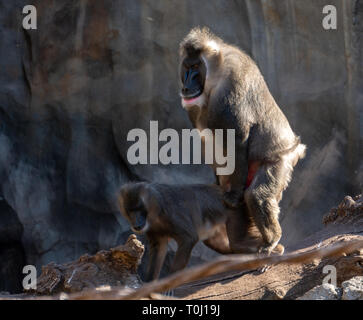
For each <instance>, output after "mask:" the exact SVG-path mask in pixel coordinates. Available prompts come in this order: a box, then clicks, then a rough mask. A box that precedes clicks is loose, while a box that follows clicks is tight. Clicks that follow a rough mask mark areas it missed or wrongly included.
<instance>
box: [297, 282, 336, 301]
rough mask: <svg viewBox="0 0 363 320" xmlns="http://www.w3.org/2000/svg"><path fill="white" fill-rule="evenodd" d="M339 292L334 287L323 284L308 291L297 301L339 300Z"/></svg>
mask: <svg viewBox="0 0 363 320" xmlns="http://www.w3.org/2000/svg"><path fill="white" fill-rule="evenodd" d="M340 291H341V290H340V289H339V288H337V287H335V286H334V285H332V284H330V283H324V284H322V285H320V286H316V287H315V288H313V289H311V290H309V291H308V292H306V293H305V294H304V295H303V296H302V297H300V298H297V300H339V299H340V297H341V292H340Z"/></svg>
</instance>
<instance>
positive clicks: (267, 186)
mask: <svg viewBox="0 0 363 320" xmlns="http://www.w3.org/2000/svg"><path fill="white" fill-rule="evenodd" d="M291 171H292V168H291V167H290V166H288V165H286V164H285V163H284V160H280V161H277V162H275V163H269V164H263V165H262V166H260V167H259V168H258V170H257V172H256V174H255V176H254V178H253V180H252V182H251V185H250V186H249V187H248V188H247V190H246V191H245V194H244V198H245V201H246V204H247V207H248V210H249V214H250V215H251V216H252V217H253V220H254V222H255V224H256V226H257V228H258V230H259V231H260V232H261V235H262V239H263V243H262V245H261V247H260V250H259V251H260V252H261V253H267V254H270V253H271V252H275V250H274V249H275V247H276V246H277V244H278V242H279V241H280V238H281V233H282V232H281V227H280V223H279V220H278V218H279V213H280V208H279V206H278V202H279V201H280V198H281V194H282V191H283V190H284V189H285V188H286V186H287V184H288V181H289V178H290V175H291ZM278 251H281V250H278Z"/></svg>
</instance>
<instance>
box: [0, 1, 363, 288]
mask: <svg viewBox="0 0 363 320" xmlns="http://www.w3.org/2000/svg"><path fill="white" fill-rule="evenodd" d="M26 4H29V3H28V1H26V0H14V1H4V0H3V1H0V70H1V72H0V202H1V206H0V209H1V208H3V207H4V208H7V209H6V210H8V211H6V214H5V213H2V212H0V225H3V226H7V225H13V226H16V227H14V228H13V229H14V236H12V237H13V239H16V241H15V242H14V241H13V242H12V243H16V245H10V240H8V239H9V237H1V236H0V241H1V243H0V256H1V255H2V254H5V253H3V252H5V251H4V250H7V248H9V247H11V246H13V247H14V248H15V249H14V250H15V251H14V252H15V255H16V256H17V258H16V259H15V258H11V257H12V256H10V258H7V259H2V262H1V263H2V268H0V272H1V273H0V279H5V278H6V279H13V280H12V281H15V282H16V281H18V280H17V279H18V277H19V275H18V274H19V273H18V271H15V270H18V269H19V266H21V265H22V264H23V261H26V263H28V264H35V265H36V266H37V267H38V268H39V267H40V266H41V265H44V264H46V263H48V262H50V261H55V262H57V263H58V262H63V261H69V260H73V259H76V258H77V257H79V256H80V255H82V254H84V253H91V254H92V253H95V252H96V251H97V250H99V249H104V248H109V247H112V246H116V245H117V244H120V243H123V242H124V241H125V240H126V238H127V236H128V235H129V230H128V225H127V224H126V223H125V221H124V220H123V219H122V218H121V217H120V215H119V213H118V209H117V207H116V206H115V193H116V191H117V189H118V188H119V186H120V185H122V184H123V183H124V182H126V181H129V180H141V179H148V180H157V181H160V182H167V183H176V182H179V183H180V182H189V183H193V182H212V181H213V175H212V172H211V170H210V168H208V167H206V166H197V165H195V166H189V165H184V166H182V165H170V166H163V165H143V166H141V165H140V166H132V165H130V164H129V163H128V162H127V159H126V152H127V149H128V147H129V145H130V143H128V142H127V141H126V136H127V133H128V131H129V130H130V129H132V128H143V129H146V130H147V132H148V128H149V121H150V120H158V121H159V130H161V129H163V128H175V129H177V130H181V129H182V128H190V127H191V125H190V123H189V120H188V118H187V115H186V112H185V111H184V110H183V109H182V108H181V105H180V101H179V98H178V74H177V63H178V56H177V51H178V43H179V41H180V40H181V39H182V37H183V36H184V35H185V34H186V33H187V32H188V31H189V30H190V28H191V27H193V26H197V25H201V26H204V25H205V26H209V27H210V28H211V30H212V31H214V32H215V33H216V34H218V35H219V36H221V37H222V38H224V39H225V40H226V41H228V42H231V43H234V44H236V45H238V46H240V47H241V48H243V49H244V50H245V51H246V52H247V53H249V54H251V55H252V57H253V58H254V59H255V60H256V61H257V63H258V65H259V67H260V69H261V71H262V73H263V75H264V76H265V78H266V81H267V83H268V85H269V87H270V89H271V91H272V93H273V95H274V97H275V98H276V101H277V102H278V104H279V105H280V107H281V109H282V110H283V111H284V112H285V114H286V115H287V117H288V119H289V120H290V122H291V125H292V127H293V129H294V130H295V132H296V133H297V134H299V135H300V136H301V138H302V141H303V142H304V143H306V144H307V146H308V154H307V157H306V159H305V160H303V161H301V162H300V163H299V164H298V166H297V170H296V171H295V173H294V177H293V181H292V183H291V185H290V187H289V189H288V190H287V191H286V193H285V195H284V199H283V201H282V203H281V207H282V212H283V214H282V224H283V228H284V239H283V241H284V242H285V243H291V242H296V241H298V240H299V239H301V238H302V237H304V236H305V235H307V234H309V233H311V232H313V231H315V230H317V229H319V228H321V217H322V215H323V214H324V213H326V212H327V211H328V209H329V208H330V207H332V206H333V205H336V203H337V202H338V200H339V199H341V198H342V197H344V195H345V194H347V193H349V194H355V193H356V192H357V191H359V189H360V188H361V187H362V186H361V181H363V179H362V178H363V173H362V168H363V164H362V161H361V159H362V157H361V153H360V152H361V151H360V150H361V149H362V148H361V146H360V144H361V141H362V131H359V130H360V126H361V124H360V122H359V116H362V108H361V107H362V104H363V92H362V87H363V77H362V72H363V67H362V61H363V59H362V58H363V45H362V41H363V40H362V38H361V34H362V31H363V1H361V0H351V1H348V0H347V1H338V0H329V1H327V0H326V1H325V0H318V1H316V0H314V1H313V0H308V1H303V2H302V1H297V0H296V1H292V0H288V1H277V0H273V1H263V0H261V1H256V0H246V1H191V0H188V1H176V0H171V1H167V2H166V1H135V0H125V1H116V0H105V1H96V0H54V1H33V2H32V4H33V5H35V6H36V8H37V13H38V29H37V30H24V29H23V28H22V27H21V26H22V19H23V17H24V15H23V14H22V8H23V6H25V5H26ZM326 4H334V5H335V6H336V7H337V13H338V29H337V30H324V29H323V28H322V25H321V21H322V18H323V14H322V8H323V6H324V5H326ZM359 107H360V108H359ZM1 210H3V209H1ZM9 212H11V215H9V214H8V213H9ZM11 221H12V222H11ZM0 230H2V227H0ZM9 230H12V227H11V228H10V229H9ZM19 230H20V231H19ZM19 232H20V234H19ZM3 248H5V249H3ZM195 256H196V258H198V259H205V257H207V256H208V253H207V252H206V251H204V250H201V249H200V250H197V251H196V253H195ZM16 261H18V262H16ZM14 263H15V265H16V266H17V267H16V268H14ZM5 269H6V270H14V272H13V275H12V276H11V274H9V271H6V272H5V271H3V270H5ZM39 270H40V268H39ZM7 272H8V273H7ZM10 273H11V272H10ZM2 281H4V280H2ZM2 281H0V284H2V283H3V282H2ZM9 281H10V280H9ZM8 287H9V285H4V287H2V288H0V290H3V289H7V288H8ZM10 287H12V288H13V289H14V288H15V286H10ZM14 290H15V289H14Z"/></svg>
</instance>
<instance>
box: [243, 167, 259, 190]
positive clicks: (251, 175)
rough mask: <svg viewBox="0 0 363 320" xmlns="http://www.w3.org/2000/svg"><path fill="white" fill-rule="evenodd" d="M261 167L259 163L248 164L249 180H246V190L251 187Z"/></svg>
mask: <svg viewBox="0 0 363 320" xmlns="http://www.w3.org/2000/svg"><path fill="white" fill-rule="evenodd" d="M259 167H260V162H259V161H250V162H249V163H248V173H247V180H246V189H247V188H248V187H249V186H250V185H251V183H252V180H253V178H254V177H255V174H256V172H257V170H258V168H259Z"/></svg>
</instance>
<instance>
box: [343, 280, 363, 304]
mask: <svg viewBox="0 0 363 320" xmlns="http://www.w3.org/2000/svg"><path fill="white" fill-rule="evenodd" d="M342 287H343V296H342V299H343V300H363V277H354V278H352V279H350V280H347V281H344V282H343V283H342Z"/></svg>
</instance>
